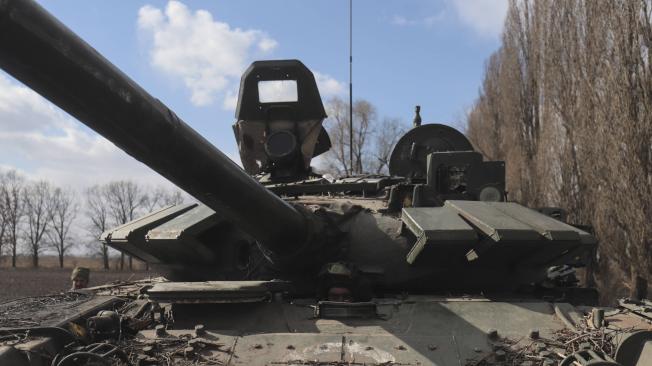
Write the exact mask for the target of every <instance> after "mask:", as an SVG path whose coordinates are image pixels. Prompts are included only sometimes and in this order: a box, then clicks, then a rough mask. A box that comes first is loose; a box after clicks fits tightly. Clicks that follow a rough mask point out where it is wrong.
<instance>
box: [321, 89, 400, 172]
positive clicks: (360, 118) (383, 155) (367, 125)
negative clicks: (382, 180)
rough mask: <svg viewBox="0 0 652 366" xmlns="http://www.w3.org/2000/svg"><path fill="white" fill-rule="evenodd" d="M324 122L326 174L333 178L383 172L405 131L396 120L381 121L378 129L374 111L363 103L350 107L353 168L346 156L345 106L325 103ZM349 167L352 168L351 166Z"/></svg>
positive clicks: (348, 157)
mask: <svg viewBox="0 0 652 366" xmlns="http://www.w3.org/2000/svg"><path fill="white" fill-rule="evenodd" d="M327 112H328V115H329V118H328V119H327V120H326V122H325V126H326V129H327V131H328V134H329V136H330V138H331V143H332V147H331V149H330V150H329V151H328V152H327V153H326V155H325V159H326V163H327V166H326V170H327V171H328V172H329V173H331V174H333V175H336V176H343V175H355V174H373V173H376V174H378V173H382V172H386V170H387V165H388V164H389V155H390V154H391V151H392V149H393V146H394V144H396V142H397V141H398V139H399V138H400V137H401V136H402V134H403V133H404V132H405V130H406V127H405V125H404V124H403V122H402V121H401V120H400V119H398V118H387V117H386V118H384V119H383V121H382V123H381V124H380V126H376V124H377V123H378V116H377V111H376V107H375V106H374V105H373V104H371V103H370V102H368V101H366V100H357V101H355V102H354V103H353V162H352V163H353V164H351V161H350V160H351V159H350V155H349V144H350V136H351V133H350V127H349V104H348V103H346V102H345V101H343V100H342V99H340V98H337V97H334V98H332V99H331V100H329V101H328V103H327ZM351 165H352V166H351Z"/></svg>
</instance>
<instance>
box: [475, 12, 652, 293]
mask: <svg viewBox="0 0 652 366" xmlns="http://www.w3.org/2000/svg"><path fill="white" fill-rule="evenodd" d="M651 10H652V9H651V8H650V1H649V0H633V1H625V0H614V1H588V0H578V1H561V2H560V1H553V0H537V1H533V0H522V1H515V0H512V1H510V5H509V12H508V14H507V17H506V22H505V28H504V31H503V37H502V45H501V47H500V49H499V50H498V51H496V53H495V54H494V55H492V57H491V58H490V60H489V62H488V63H487V67H486V70H485V79H484V82H483V86H482V90H481V92H480V95H479V97H478V99H477V100H476V103H475V105H474V107H473V109H472V110H471V111H470V112H469V114H468V127H467V135H468V136H469V138H470V139H471V140H472V142H473V144H474V145H475V146H476V147H478V148H479V150H481V151H482V152H483V153H485V154H486V155H487V156H489V157H490V158H492V159H504V160H506V161H507V165H506V166H507V186H508V191H509V192H510V195H511V198H512V199H516V200H518V201H520V202H522V203H524V204H527V205H531V206H536V205H555V206H560V207H562V208H565V209H566V210H567V211H568V212H569V218H570V220H571V221H574V222H580V223H587V224H590V225H592V226H593V228H594V230H595V233H596V235H597V237H598V239H599V241H600V243H601V244H600V247H599V248H598V250H599V263H598V264H599V266H598V270H599V272H598V274H597V278H596V280H597V283H598V284H599V285H600V286H601V287H602V291H601V292H602V293H603V294H604V295H606V296H607V297H608V296H611V298H612V299H613V298H616V297H619V296H624V295H627V288H626V286H628V285H629V286H632V284H633V283H634V279H635V278H636V277H638V276H641V277H647V278H648V280H650V276H651V274H652V240H650V237H652V235H651V234H652V226H651V225H650V224H649V217H650V216H652V184H651V183H650V182H652V144H651V143H650V141H652V107H651V106H650V105H651V104H650V102H649V101H650V96H651V95H652V52H651V51H652V50H651V47H652V42H650V40H651V39H652V20H651V17H652V11H651ZM623 283H624V284H625V286H623V285H622V284H623ZM603 300H609V299H608V298H604V299H603Z"/></svg>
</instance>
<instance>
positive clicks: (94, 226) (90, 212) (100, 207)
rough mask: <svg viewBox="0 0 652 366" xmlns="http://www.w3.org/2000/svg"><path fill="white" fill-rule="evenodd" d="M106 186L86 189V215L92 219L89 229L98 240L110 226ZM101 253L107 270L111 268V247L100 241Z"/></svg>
mask: <svg viewBox="0 0 652 366" xmlns="http://www.w3.org/2000/svg"><path fill="white" fill-rule="evenodd" d="M105 188H106V187H105V186H100V185H94V186H92V187H90V188H88V189H87V190H86V216H87V217H88V219H89V220H90V225H89V227H88V228H87V230H88V231H89V232H90V234H91V236H92V237H93V241H94V242H97V241H98V239H99V238H100V235H102V233H103V232H105V231H106V230H107V229H108V228H109V206H108V204H107V202H106V195H105V194H104V189H105ZM100 254H101V256H102V265H103V267H104V269H105V270H108V269H109V247H108V246H107V245H106V244H105V243H100Z"/></svg>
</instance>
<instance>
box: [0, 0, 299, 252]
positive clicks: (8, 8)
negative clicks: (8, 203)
mask: <svg viewBox="0 0 652 366" xmlns="http://www.w3.org/2000/svg"><path fill="white" fill-rule="evenodd" d="M0 67H2V69H4V70H5V71H6V72H8V73H9V74H11V75H12V76H13V77H15V78H16V79H18V80H20V81H21V82H23V83H24V84H26V85H28V86H29V87H30V88H32V89H33V90H35V91H36V92H38V93H39V94H41V95H42V96H44V97H45V98H47V99H49V100H50V101H51V102H53V103H54V104H56V105H57V106H59V107H60V108H62V109H63V110H65V111H66V112H68V113H70V114H71V115H72V116H74V117H76V118H77V119H78V120H80V121H81V122H83V123H84V124H86V125H87V126H88V127H90V128H91V129H93V130H95V131H96V132H98V133H99V134H100V135H102V136H104V137H105V138H107V139H108V140H110V141H111V142H113V143H114V144H116V145H117V146H118V147H120V148H121V149H122V150H124V151H125V152H127V153H128V154H129V155H131V156H133V157H134V158H136V159H137V160H139V161H141V162H143V163H144V164H146V165H147V166H149V167H150V168H152V169H154V170H155V171H156V172H158V173H159V174H161V175H162V176H164V177H166V178H167V179H169V180H170V181H171V182H173V183H174V184H176V185H177V186H178V187H180V188H181V189H183V190H185V191H186V192H188V193H189V194H191V195H193V196H194V197H195V198H196V199H198V200H199V201H201V202H202V203H204V204H206V205H207V206H208V207H210V208H212V209H213V210H215V211H216V212H218V213H219V214H220V215H222V216H224V217H225V218H226V219H227V220H229V221H231V222H232V223H233V224H234V225H236V226H237V227H239V228H240V229H242V230H243V231H245V232H247V233H248V234H250V235H251V236H252V237H253V238H254V239H256V240H257V241H258V242H259V243H261V244H262V245H264V246H265V247H267V248H268V249H269V250H270V251H272V252H276V253H284V252H289V251H292V250H293V249H295V248H296V246H297V245H300V243H302V242H303V241H305V240H306V236H307V230H308V229H307V225H306V222H307V217H306V216H305V214H304V213H302V212H300V211H299V210H297V209H296V208H295V207H293V206H292V205H290V204H288V203H287V202H285V201H283V200H282V199H281V198H279V197H278V196H276V195H274V194H273V193H272V192H270V191H269V190H267V189H266V188H265V187H263V186H262V185H261V184H259V183H258V182H257V181H256V180H254V179H253V178H252V177H251V176H249V175H248V174H247V173H246V172H245V171H244V170H242V169H241V168H240V167H239V166H238V165H237V164H235V163H234V162H233V161H231V160H230V159H229V158H228V157H227V156H226V155H224V154H223V153H222V152H221V151H220V150H218V149H217V148H216V147H215V146H213V145H212V144H211V143H210V142H208V141H207V140H206V139H205V138H203V137H202V136H201V135H199V134H198V133H197V132H196V131H194V130H193V129H192V128H190V127H189V126H188V125H187V124H186V123H184V122H183V121H182V120H181V119H180V118H178V117H177V116H176V115H175V114H174V113H173V112H172V111H171V110H170V109H168V108H167V107H166V106H165V105H164V104H163V103H161V102H160V101H159V100H157V99H155V98H154V97H152V96H151V95H150V94H149V93H147V92H146V91H145V90H144V89H143V88H141V87H140V86H139V85H138V84H137V83H136V82H134V81H133V80H131V79H130V78H129V77H127V76H126V75H125V74H124V73H122V72H121V71H120V70H119V69H118V68H117V67H115V66H114V65H113V64H111V63H110V62H109V61H108V60H106V59H105V58H104V57H103V56H101V55H100V54H99V53H98V52H97V51H96V50H95V49H93V48H92V47H91V46H89V45H88V44H87V43H86V42H84V41H83V40H82V39H81V38H79V37H78V36H77V35H76V34H74V33H73V32H72V31H71V30H70V29H68V28H67V27H66V26H64V25H63V24H62V23H61V22H59V21H58V20H57V19H55V18H54V17H53V16H52V15H50V14H49V13H48V12H47V11H46V10H44V9H43V8H41V7H40V6H39V5H38V4H36V3H35V2H33V1H31V0H27V1H26V0H3V1H0ZM98 178H99V177H98Z"/></svg>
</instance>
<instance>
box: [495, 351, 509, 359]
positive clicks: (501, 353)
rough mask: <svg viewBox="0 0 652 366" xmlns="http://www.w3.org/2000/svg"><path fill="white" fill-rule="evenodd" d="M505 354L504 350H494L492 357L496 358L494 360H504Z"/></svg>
mask: <svg viewBox="0 0 652 366" xmlns="http://www.w3.org/2000/svg"><path fill="white" fill-rule="evenodd" d="M506 356H507V355H506V353H505V351H496V352H495V353H494V357H495V358H496V361H505V358H506Z"/></svg>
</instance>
